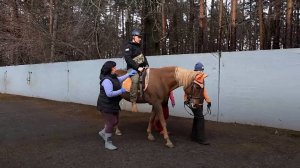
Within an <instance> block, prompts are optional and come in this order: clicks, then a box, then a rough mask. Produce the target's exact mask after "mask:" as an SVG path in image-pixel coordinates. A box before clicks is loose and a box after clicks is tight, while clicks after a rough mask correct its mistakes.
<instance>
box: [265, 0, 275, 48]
mask: <svg viewBox="0 0 300 168" xmlns="http://www.w3.org/2000/svg"><path fill="white" fill-rule="evenodd" d="M273 4H274V1H270V3H269V11H268V19H267V22H266V49H271V39H272V37H273V34H274V31H275V30H274V27H273V22H274V17H273V6H274V5H273Z"/></svg>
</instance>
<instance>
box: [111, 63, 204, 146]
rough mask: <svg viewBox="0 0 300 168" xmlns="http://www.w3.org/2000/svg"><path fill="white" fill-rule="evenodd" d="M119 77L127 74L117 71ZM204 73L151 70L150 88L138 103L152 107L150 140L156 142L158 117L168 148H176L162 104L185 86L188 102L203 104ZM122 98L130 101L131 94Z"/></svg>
mask: <svg viewBox="0 0 300 168" xmlns="http://www.w3.org/2000/svg"><path fill="white" fill-rule="evenodd" d="M116 73H117V74H118V75H123V74H125V73H126V71H124V70H117V72H116ZM203 75H204V74H203V73H202V72H199V71H198V72H196V71H191V70H186V69H183V68H180V67H174V66H173V67H163V68H151V69H150V71H149V83H148V87H147V88H146V90H145V91H144V95H143V98H141V97H140V96H139V98H138V100H137V103H149V104H150V105H152V113H151V116H150V119H149V124H148V128H147V133H148V139H149V140H155V138H154V136H153V135H152V122H151V121H152V120H153V119H154V117H155V116H157V117H158V118H159V120H160V123H161V125H162V127H163V136H164V139H165V140H166V146H168V147H170V148H172V147H174V145H173V143H172V142H171V140H170V138H169V135H168V131H167V127H166V121H165V119H164V116H163V112H162V104H163V103H165V102H167V101H168V99H169V93H170V91H172V90H174V89H176V88H178V87H180V86H183V87H184V91H185V94H187V95H188V100H189V102H190V104H192V105H193V106H198V105H201V103H203V99H204V97H203V89H201V88H203V87H200V83H201V81H197V80H196V79H199V77H201V76H203ZM122 97H123V98H124V99H125V100H127V101H129V93H126V94H123V95H122Z"/></svg>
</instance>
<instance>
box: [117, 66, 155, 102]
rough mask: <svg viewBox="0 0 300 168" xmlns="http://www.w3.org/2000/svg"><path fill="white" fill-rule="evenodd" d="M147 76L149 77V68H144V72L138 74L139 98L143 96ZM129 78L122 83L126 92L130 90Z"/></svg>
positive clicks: (146, 84) (147, 80)
mask: <svg viewBox="0 0 300 168" xmlns="http://www.w3.org/2000/svg"><path fill="white" fill-rule="evenodd" d="M149 76H150V68H145V69H144V71H143V72H142V73H141V74H140V77H139V85H138V93H139V95H140V96H141V97H143V95H144V91H146V89H147V87H148V83H149ZM131 83H132V81H131V78H127V79H126V80H124V81H123V83H122V87H123V88H124V89H125V90H126V91H127V92H130V88H131Z"/></svg>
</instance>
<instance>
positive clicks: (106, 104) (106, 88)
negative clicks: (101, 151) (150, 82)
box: [97, 61, 137, 150]
mask: <svg viewBox="0 0 300 168" xmlns="http://www.w3.org/2000/svg"><path fill="white" fill-rule="evenodd" d="M115 72H116V63H115V62H114V61H107V62H105V63H104V65H103V66H102V68H101V74H100V94H99V97H98V101H97V109H98V110H99V111H101V113H102V114H103V118H104V122H105V126H104V128H103V129H102V130H101V131H100V132H99V135H100V136H101V137H102V138H103V140H104V141H105V148H106V149H109V150H115V149H117V147H116V146H114V145H113V143H112V140H111V136H112V132H113V128H114V126H116V125H117V124H118V121H119V111H120V110H121V108H120V105H119V103H120V101H121V99H122V97H121V94H122V93H125V92H126V90H125V89H124V88H122V85H121V84H122V82H123V81H124V80H125V79H126V78H128V77H131V76H133V75H135V74H136V73H137V71H135V70H132V71H130V72H129V73H127V74H125V75H123V76H120V77H117V75H116V74H115Z"/></svg>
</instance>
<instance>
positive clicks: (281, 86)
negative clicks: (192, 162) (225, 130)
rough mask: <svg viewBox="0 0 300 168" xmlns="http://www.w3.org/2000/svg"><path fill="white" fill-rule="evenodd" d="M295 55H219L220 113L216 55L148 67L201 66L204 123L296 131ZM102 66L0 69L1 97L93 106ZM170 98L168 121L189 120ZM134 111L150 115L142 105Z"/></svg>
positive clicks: (174, 58)
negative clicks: (208, 102)
mask: <svg viewBox="0 0 300 168" xmlns="http://www.w3.org/2000/svg"><path fill="white" fill-rule="evenodd" d="M299 55H300V49H289V50H272V51H249V52H230V53H229V52H225V53H222V57H221V70H220V74H221V76H220V86H221V87H220V95H219V97H220V103H219V104H220V108H219V109H218V81H219V76H218V75H219V68H218V67H219V58H218V54H216V53H208V54H186V55H169V56H151V57H148V61H149V64H150V65H151V66H152V67H163V66H180V67H183V68H186V69H190V70H193V68H194V64H195V63H196V62H198V61H201V62H202V63H203V64H204V65H205V72H206V73H207V74H209V77H208V78H206V87H207V90H208V93H209V95H210V97H211V98H212V100H213V103H212V104H213V106H212V112H213V113H212V115H210V116H209V115H207V116H206V118H207V119H209V120H214V121H217V120H218V121H222V122H238V123H247V124H254V125H264V126H272V127H278V128H287V129H293V130H299V131H300V124H299V123H300V103H299V98H300V89H299V87H300V75H299V74H298V73H299V72H300V57H299ZM111 60H113V61H116V62H117V67H118V68H125V67H126V64H125V62H124V60H123V59H121V58H119V59H111ZM105 61H107V60H91V61H77V62H62V63H53V64H36V65H21V66H8V67H0V93H9V94H16V95H24V96H32V97H40V98H46V99H51V100H58V101H69V102H75V103H82V104H89V105H96V101H97V97H98V94H99V72H100V68H101V66H102V65H103V63H104V62H105ZM30 72H32V73H31V74H30V82H29V81H28V79H29V73H30ZM5 75H6V77H5ZM174 95H175V100H176V106H175V108H172V107H171V106H170V115H174V116H182V117H191V116H190V115H189V114H188V113H187V112H186V111H185V109H184V107H183V91H182V88H179V89H177V90H175V91H174ZM121 106H122V109H126V110H130V103H129V102H126V101H125V100H122V102H121ZM138 108H139V110H140V111H144V112H150V111H151V107H150V106H149V105H147V104H142V105H138ZM205 110H206V109H205Z"/></svg>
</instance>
